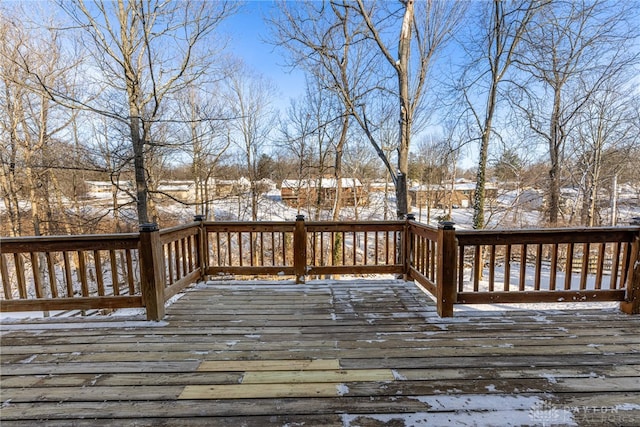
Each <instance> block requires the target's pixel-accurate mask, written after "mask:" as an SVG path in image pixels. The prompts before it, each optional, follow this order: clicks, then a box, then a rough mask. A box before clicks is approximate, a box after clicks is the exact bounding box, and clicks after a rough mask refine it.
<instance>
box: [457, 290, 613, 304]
mask: <svg viewBox="0 0 640 427" xmlns="http://www.w3.org/2000/svg"><path fill="white" fill-rule="evenodd" d="M624 294H625V292H624V290H622V289H616V290H609V289H607V290H604V289H603V290H591V291H525V292H459V293H458V300H457V302H458V303H459V304H495V303H498V302H501V303H519V302H521V303H532V304H535V303H543V302H547V303H548V302H582V301H623V300H624Z"/></svg>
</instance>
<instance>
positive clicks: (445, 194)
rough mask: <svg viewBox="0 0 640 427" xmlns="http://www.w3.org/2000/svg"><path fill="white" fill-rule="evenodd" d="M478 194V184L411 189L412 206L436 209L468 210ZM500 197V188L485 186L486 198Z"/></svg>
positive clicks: (426, 186) (416, 187)
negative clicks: (426, 206) (449, 207)
mask: <svg viewBox="0 0 640 427" xmlns="http://www.w3.org/2000/svg"><path fill="white" fill-rule="evenodd" d="M475 193H476V183H475V182H468V181H458V182H456V183H455V184H453V186H452V185H451V183H446V184H431V185H416V186H413V187H411V188H410V189H409V198H410V199H411V206H416V207H419V206H425V205H429V206H431V207H435V208H440V209H442V208H445V207H448V206H449V205H451V206H453V207H460V208H468V207H470V206H473V198H474V197H475ZM497 196H498V187H497V186H496V185H495V184H493V183H486V184H485V197H486V198H488V199H495V198H496V197H497Z"/></svg>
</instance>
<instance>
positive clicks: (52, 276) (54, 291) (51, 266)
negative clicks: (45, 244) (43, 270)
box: [45, 252, 58, 298]
mask: <svg viewBox="0 0 640 427" xmlns="http://www.w3.org/2000/svg"><path fill="white" fill-rule="evenodd" d="M45 257H46V260H47V270H48V271H49V291H50V292H51V298H58V284H57V282H56V269H55V263H54V262H53V257H52V256H51V252H47V253H46V254H45Z"/></svg>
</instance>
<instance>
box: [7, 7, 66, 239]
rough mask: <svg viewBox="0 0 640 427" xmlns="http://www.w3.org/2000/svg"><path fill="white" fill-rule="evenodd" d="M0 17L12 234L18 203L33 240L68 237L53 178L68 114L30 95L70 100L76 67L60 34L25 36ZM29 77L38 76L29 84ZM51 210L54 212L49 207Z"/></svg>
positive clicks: (61, 160) (60, 162)
mask: <svg viewBox="0 0 640 427" xmlns="http://www.w3.org/2000/svg"><path fill="white" fill-rule="evenodd" d="M6 13H7V14H6V15H5V13H2V12H1V11H0V33H2V35H3V43H2V46H1V47H0V84H1V85H2V91H3V96H2V102H1V103H0V104H1V105H2V109H3V113H4V114H3V116H4V120H2V123H1V125H0V126H1V130H2V134H3V138H2V141H3V142H2V148H3V149H2V151H1V152H0V159H1V162H2V170H1V171H2V174H1V175H0V184H1V186H2V190H3V201H4V203H5V206H6V207H7V211H8V216H9V222H10V224H11V232H12V233H14V234H19V233H20V232H21V229H22V226H21V224H20V217H21V216H22V215H23V214H25V213H26V212H24V211H23V208H22V207H21V205H20V203H19V201H20V199H21V198H22V197H26V198H27V200H28V201H29V207H28V211H29V212H30V218H31V225H32V226H33V233H34V234H35V235H41V234H48V233H50V232H57V233H60V232H69V231H70V230H69V227H68V224H67V222H66V220H65V219H63V218H60V216H59V215H57V214H56V213H57V212H58V213H63V212H64V207H63V202H62V196H61V186H60V182H59V180H58V178H57V174H58V173H59V171H61V170H65V169H66V166H65V162H66V158H65V154H63V153H65V152H66V153H67V154H68V147H66V146H64V144H62V143H61V142H60V141H59V140H58V138H60V137H61V135H62V134H63V132H64V131H65V129H66V127H67V126H68V125H69V123H70V122H71V121H72V120H73V114H70V113H69V112H68V111H65V110H64V109H61V108H59V106H57V104H55V103H54V102H52V99H51V97H50V96H48V94H46V93H44V92H42V91H38V90H35V89H34V88H35V87H37V86H38V82H45V83H46V84H48V85H51V86H56V87H58V88H59V90H60V91H62V92H64V93H67V94H71V93H73V92H72V89H73V88H72V81H71V77H70V76H72V75H73V73H72V72H71V71H70V70H71V69H72V68H73V67H74V66H75V65H76V62H75V60H74V58H71V57H65V55H64V54H63V48H62V42H61V40H60V37H59V33H58V32H57V31H55V30H53V29H48V30H42V31H35V30H33V31H30V32H29V31H28V29H27V28H25V27H24V26H23V23H22V22H21V21H19V20H17V19H12V18H11V16H10V15H9V12H8V11H7V12H6ZM34 76H37V80H36V78H34ZM54 206H55V207H54Z"/></svg>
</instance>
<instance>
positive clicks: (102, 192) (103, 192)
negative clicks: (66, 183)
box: [84, 181, 134, 199]
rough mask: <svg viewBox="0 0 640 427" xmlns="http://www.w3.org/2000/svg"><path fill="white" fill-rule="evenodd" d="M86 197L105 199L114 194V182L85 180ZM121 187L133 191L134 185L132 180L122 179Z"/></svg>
mask: <svg viewBox="0 0 640 427" xmlns="http://www.w3.org/2000/svg"><path fill="white" fill-rule="evenodd" d="M84 186H85V188H86V197H87V198H89V199H105V198H110V197H112V196H113V190H114V188H113V183H112V182H111V181H85V182H84ZM118 186H119V187H120V188H121V189H125V190H128V191H132V190H133V188H134V186H133V182H131V181H120V182H119V183H118Z"/></svg>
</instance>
